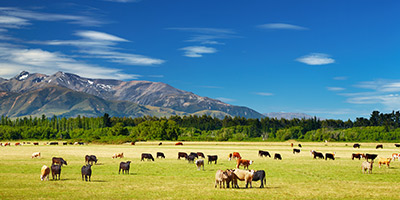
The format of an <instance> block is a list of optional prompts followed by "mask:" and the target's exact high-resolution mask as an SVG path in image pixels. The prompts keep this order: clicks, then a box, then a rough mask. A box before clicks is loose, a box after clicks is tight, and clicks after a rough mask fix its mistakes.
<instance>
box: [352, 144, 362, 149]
mask: <svg viewBox="0 0 400 200" xmlns="http://www.w3.org/2000/svg"><path fill="white" fill-rule="evenodd" d="M360 146H361V144H358V143H355V144H353V148H360Z"/></svg>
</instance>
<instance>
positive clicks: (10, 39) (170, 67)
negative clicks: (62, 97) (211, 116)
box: [0, 0, 400, 120]
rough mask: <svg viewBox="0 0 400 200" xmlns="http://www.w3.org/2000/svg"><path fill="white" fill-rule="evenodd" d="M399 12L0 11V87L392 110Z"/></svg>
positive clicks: (333, 111)
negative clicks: (68, 76)
mask: <svg viewBox="0 0 400 200" xmlns="http://www.w3.org/2000/svg"><path fill="white" fill-rule="evenodd" d="M399 9H400V1H396V0H388V1H373V0H368V1H365V0H352V1H344V0H335V1H334V0H326V1H321V0H307V1H305V0H280V1H275V0H254V1H242V0H201V1H199V0H85V1H82V0H68V1H66V0H57V1H54V0H41V1H35V0H18V1H15V0H2V1H1V2H0V77H3V78H7V79H8V78H11V77H14V76H15V75H17V74H19V73H20V72H21V71H24V70H25V71H29V72H31V73H44V74H48V75H51V74H54V73H56V72H57V71H63V72H69V73H75V74H78V75H80V76H83V77H88V78H106V79H120V80H125V81H130V80H147V81H155V82H163V83H167V84H169V85H171V86H173V87H175V88H178V89H182V90H185V91H189V92H193V93H195V94H197V95H200V96H206V97H210V98H214V99H219V100H221V101H223V102H226V103H229V104H232V105H238V106H246V107H249V108H252V109H254V110H256V111H258V112H260V113H269V112H296V113H306V114H308V115H312V116H317V117H321V118H326V119H342V120H347V119H351V120H354V119H356V118H357V117H369V116H370V113H371V112H372V111H374V110H378V111H380V112H384V113H388V112H391V111H392V110H395V111H397V110H400V96H399V95H400V70H399V69H400V12H399Z"/></svg>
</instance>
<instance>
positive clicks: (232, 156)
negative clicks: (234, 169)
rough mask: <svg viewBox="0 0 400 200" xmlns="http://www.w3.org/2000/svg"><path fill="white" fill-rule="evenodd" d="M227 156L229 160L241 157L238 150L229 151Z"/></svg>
mask: <svg viewBox="0 0 400 200" xmlns="http://www.w3.org/2000/svg"><path fill="white" fill-rule="evenodd" d="M228 157H229V160H232V158H234V159H240V158H242V156H240V153H239V152H233V153H230V154H229V156H228Z"/></svg>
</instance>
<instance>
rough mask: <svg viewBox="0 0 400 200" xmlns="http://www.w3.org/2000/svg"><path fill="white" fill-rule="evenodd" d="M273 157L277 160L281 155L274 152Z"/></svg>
mask: <svg viewBox="0 0 400 200" xmlns="http://www.w3.org/2000/svg"><path fill="white" fill-rule="evenodd" d="M274 159H277V160H282V156H281V154H279V153H275V155H274Z"/></svg>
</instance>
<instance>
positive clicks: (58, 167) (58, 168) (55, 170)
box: [51, 165, 61, 180]
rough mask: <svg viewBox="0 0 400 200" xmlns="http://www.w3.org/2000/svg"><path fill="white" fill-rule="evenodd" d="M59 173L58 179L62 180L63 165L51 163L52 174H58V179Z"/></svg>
mask: <svg viewBox="0 0 400 200" xmlns="http://www.w3.org/2000/svg"><path fill="white" fill-rule="evenodd" d="M57 175H58V180H60V175H61V165H51V176H52V177H53V180H54V176H56V180H57Z"/></svg>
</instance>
